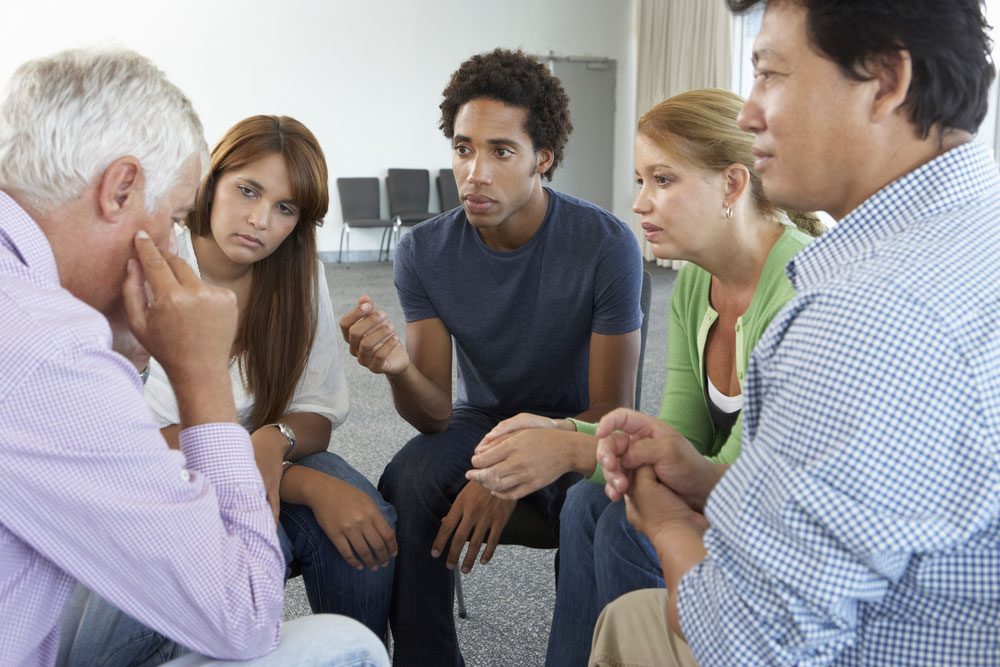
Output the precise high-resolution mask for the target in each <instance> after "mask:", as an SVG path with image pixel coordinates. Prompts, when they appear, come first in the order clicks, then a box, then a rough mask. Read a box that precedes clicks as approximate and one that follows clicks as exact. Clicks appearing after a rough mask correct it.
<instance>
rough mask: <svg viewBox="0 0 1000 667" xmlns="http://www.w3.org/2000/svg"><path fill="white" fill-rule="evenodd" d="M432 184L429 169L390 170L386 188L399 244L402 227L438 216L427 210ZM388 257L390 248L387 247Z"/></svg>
mask: <svg viewBox="0 0 1000 667" xmlns="http://www.w3.org/2000/svg"><path fill="white" fill-rule="evenodd" d="M430 182H431V173H430V171H428V170H427V169H390V170H389V174H388V176H386V179H385V186H386V192H388V194H389V217H390V218H392V222H393V227H392V229H393V234H394V235H395V237H396V242H397V243H398V242H399V234H400V228H401V227H411V226H413V225H415V224H417V223H420V222H423V221H424V220H428V219H429V218H433V217H434V216H435V215H437V214H436V213H431V212H430V211H428V210H427V209H428V208H429V207H430V197H431V185H430ZM389 242H390V243H391V242H392V238H390V239H389ZM388 255H389V246H388V245H386V256H387V257H388Z"/></svg>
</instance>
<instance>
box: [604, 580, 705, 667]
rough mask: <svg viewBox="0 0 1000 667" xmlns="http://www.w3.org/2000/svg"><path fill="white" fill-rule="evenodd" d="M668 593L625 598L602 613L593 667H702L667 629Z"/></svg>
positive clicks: (641, 593)
mask: <svg viewBox="0 0 1000 667" xmlns="http://www.w3.org/2000/svg"><path fill="white" fill-rule="evenodd" d="M667 604H668V599H667V591H666V589H663V588H659V589H655V588H654V589H646V590H641V591H633V592H632V593H628V594H627V595H623V596H621V597H620V598H618V599H617V600H615V601H614V602H612V603H611V604H609V605H608V606H607V607H605V608H604V611H602V612H601V617H600V618H598V619H597V625H596V626H595V627H594V642H593V644H592V645H591V649H590V661H589V663H588V664H590V665H591V667H698V663H696V662H695V661H694V657H693V656H692V655H691V649H689V648H688V645H687V644H686V643H684V640H682V639H680V638H679V637H678V636H677V635H675V634H674V633H673V632H672V631H671V630H670V628H669V627H667Z"/></svg>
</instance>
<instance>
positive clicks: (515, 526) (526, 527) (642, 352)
mask: <svg viewBox="0 0 1000 667" xmlns="http://www.w3.org/2000/svg"><path fill="white" fill-rule="evenodd" d="M652 302H653V277H652V276H651V275H650V273H649V271H643V272H642V290H641V291H640V293H639V307H640V309H641V310H642V325H641V326H640V327H639V366H638V369H637V370H636V374H635V409H636V410H638V409H640V407H639V406H640V399H641V398H642V362H643V360H644V359H645V357H646V334H647V333H648V331H649V309H650V305H651V304H652ZM500 544H517V545H520V546H522V547H529V548H531V549H558V548H559V535H557V534H555V533H554V532H553V531H552V527H551V526H550V525H549V523H548V521H546V520H545V517H544V515H543V514H542V513H541V511H540V510H538V509H537V508H536V507H535V506H534V505H531V504H530V503H528V502H526V501H525V500H524V499H521V500H519V501H517V505H515V506H514V512H513V514H511V515H510V520H509V521H508V522H507V525H506V526H505V527H504V529H503V533H501V534H500ZM555 566H556V571H557V572H558V570H559V553H558V552H556V562H555ZM455 602H456V604H457V605H458V616H459V618H467V617H468V610H467V608H466V606H465V594H464V591H463V590H462V572H461V570H460V569H458V568H455Z"/></svg>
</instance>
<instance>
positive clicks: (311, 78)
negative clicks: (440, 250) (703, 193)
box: [0, 0, 636, 251]
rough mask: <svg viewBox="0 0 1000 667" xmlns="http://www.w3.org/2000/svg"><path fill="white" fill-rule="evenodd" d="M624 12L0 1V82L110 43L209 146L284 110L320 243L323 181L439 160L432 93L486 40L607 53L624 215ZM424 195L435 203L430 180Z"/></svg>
mask: <svg viewBox="0 0 1000 667" xmlns="http://www.w3.org/2000/svg"><path fill="white" fill-rule="evenodd" d="M635 15H636V11H635V0H624V1H617V0H614V1H612V0H544V1H539V0H504V1H503V2H470V1H468V0H425V1H422V2H418V1H414V0H381V1H379V2H366V1H364V0H355V1H350V2H348V1H346V0H334V1H324V0H285V2H282V3H277V2H273V1H264V0H241V1H239V2H236V1H234V0H200V1H195V0H172V1H171V2H163V3H152V2H149V3H143V2H138V1H136V0H89V1H88V2H78V3H69V2H55V1H53V0H32V2H19V3H9V6H6V7H5V8H4V17H3V23H2V25H0V82H6V80H7V79H8V77H9V76H10V73H11V72H12V71H13V70H14V69H15V68H16V67H17V65H18V64H20V63H21V62H23V61H25V60H27V59H30V58H33V57H37V56H42V55H46V54H49V53H52V52H54V51H58V50H62V49H65V48H70V47H76V46H86V45H92V44H95V43H112V44H117V45H122V46H127V47H130V48H134V49H136V50H138V51H140V52H141V53H143V54H145V55H147V56H149V57H150V58H152V59H153V60H154V61H155V62H156V63H157V64H158V65H159V66H160V67H162V68H163V69H164V70H165V71H166V73H167V75H168V76H169V77H170V79H171V80H173V81H174V82H175V83H176V84H178V85H179V86H180V87H181V89H183V90H184V91H185V92H186V93H187V94H188V95H189V96H190V97H191V99H192V101H193V102H194V105H195V108H196V109H197V110H198V112H199V114H200V115H201V118H202V121H203V122H204V124H205V134H206V137H207V139H208V142H209V145H210V146H211V145H213V144H214V142H215V141H216V140H218V139H219V137H220V136H221V135H222V133H223V132H224V131H225V130H226V129H227V128H228V127H229V126H230V125H232V124H233V123H234V122H236V121H237V120H239V119H241V118H244V117H246V116H249V115H252V114H257V113H271V114H285V115H290V116H294V117H296V118H298V119H299V120H301V121H302V122H304V123H305V124H306V125H307V126H309V128H310V129H311V130H312V131H313V132H314V133H315V134H316V136H317V137H318V138H319V140H320V143H321V144H322V146H323V149H324V151H325V153H326V157H327V161H328V162H329V164H330V171H331V181H330V186H331V188H330V189H331V195H332V197H331V205H330V212H329V214H328V216H327V224H326V226H325V227H324V228H323V229H322V230H320V237H319V238H320V249H321V250H326V251H330V250H336V248H337V243H338V241H339V236H340V208H339V201H338V200H337V195H336V187H335V181H334V179H336V178H337V177H338V176H379V177H384V176H385V170H386V169H387V168H389V167H419V168H425V169H430V170H432V172H433V171H436V170H437V169H440V168H442V167H449V166H450V165H451V156H450V151H449V148H448V144H447V141H446V140H445V139H444V137H443V136H442V135H441V133H440V131H439V130H438V129H437V124H438V119H439V113H438V104H439V103H440V100H441V91H442V89H443V88H444V86H445V84H446V83H447V80H448V77H449V76H450V74H451V73H452V72H453V71H454V70H455V69H456V68H457V67H458V65H459V64H460V63H461V62H462V61H463V60H465V59H466V58H468V57H469V56H470V55H472V54H474V53H479V52H483V51H488V50H490V49H492V48H494V47H497V46H503V47H507V48H516V47H520V48H523V49H524V50H525V51H528V52H531V53H538V54H547V53H549V52H550V51H552V52H554V53H555V54H556V55H586V56H604V57H607V58H613V59H615V60H617V61H618V73H619V79H618V88H617V95H616V97H617V100H616V101H617V112H618V113H617V123H616V125H617V126H616V131H615V141H616V150H615V153H616V155H615V174H616V176H615V179H616V182H615V194H614V201H615V205H614V208H615V213H617V214H618V215H619V217H622V218H624V219H630V218H631V217H632V216H631V214H630V212H629V206H630V201H629V200H630V197H631V174H632V167H631V161H632V156H631V153H632V128H633V124H634V120H635V101H634V100H635V83H634V79H635V59H636V52H635V51H636V47H635V29H634V22H635ZM431 201H432V210H436V209H435V205H436V202H437V199H436V193H433V188H432V199H431ZM379 234H380V232H378V231H376V230H356V231H354V232H353V234H352V236H353V237H354V238H352V243H351V249H352V250H359V249H365V248H375V247H377V245H378V236H379Z"/></svg>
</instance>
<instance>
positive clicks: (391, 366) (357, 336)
mask: <svg viewBox="0 0 1000 667" xmlns="http://www.w3.org/2000/svg"><path fill="white" fill-rule="evenodd" d="M340 333H341V335H343V337H344V340H345V341H346V342H347V345H348V349H349V350H350V352H351V355H352V356H353V357H354V358H356V359H357V360H358V363H359V364H361V365H362V366H364V367H365V368H367V369H368V370H370V371H371V372H372V373H381V374H385V375H400V374H401V373H403V372H404V371H405V370H406V369H407V368H409V367H410V356H409V354H407V352H406V346H405V345H403V343H402V341H400V340H399V334H397V333H396V330H395V328H394V327H393V325H392V322H390V321H389V318H388V317H387V316H386V314H385V311H382V310H375V304H374V303H372V300H371V298H369V297H368V296H362V297H361V298H360V299H358V305H356V306H355V307H354V308H352V309H351V310H350V311H349V312H347V313H346V314H344V316H343V317H341V318H340Z"/></svg>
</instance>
